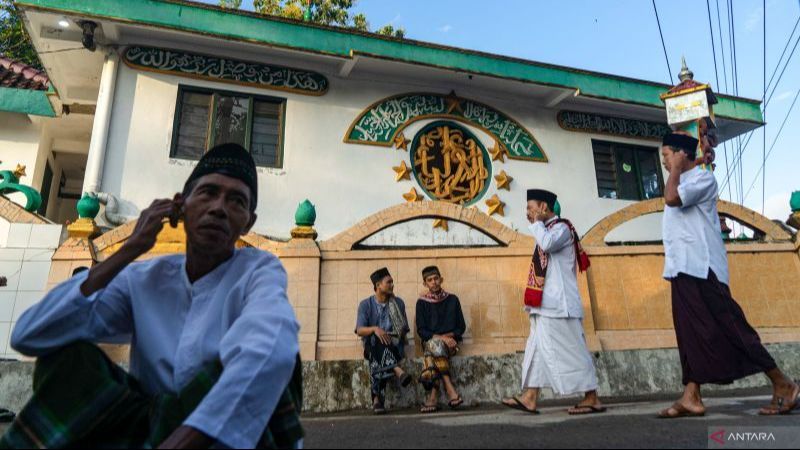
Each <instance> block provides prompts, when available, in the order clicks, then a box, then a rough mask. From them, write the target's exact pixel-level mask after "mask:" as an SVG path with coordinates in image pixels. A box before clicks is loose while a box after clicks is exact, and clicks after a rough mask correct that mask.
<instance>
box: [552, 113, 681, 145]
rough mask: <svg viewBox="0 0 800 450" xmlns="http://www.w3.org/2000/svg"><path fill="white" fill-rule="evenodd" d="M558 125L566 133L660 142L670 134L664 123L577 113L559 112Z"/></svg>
mask: <svg viewBox="0 0 800 450" xmlns="http://www.w3.org/2000/svg"><path fill="white" fill-rule="evenodd" d="M558 124H559V125H560V126H561V128H563V129H565V130H568V131H580V132H584V133H598V134H608V135H612V136H620V137H628V138H637V139H652V140H658V141H660V140H661V139H662V138H663V137H664V135H665V134H667V133H670V132H672V129H671V128H670V127H669V125H667V124H666V123H659V122H648V121H644V120H635V119H625V118H622V117H612V116H604V115H602V114H592V113H584V112H577V111H559V113H558Z"/></svg>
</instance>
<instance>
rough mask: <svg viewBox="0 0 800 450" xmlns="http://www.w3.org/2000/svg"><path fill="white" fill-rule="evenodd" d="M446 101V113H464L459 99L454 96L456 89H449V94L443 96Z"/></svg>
mask: <svg viewBox="0 0 800 450" xmlns="http://www.w3.org/2000/svg"><path fill="white" fill-rule="evenodd" d="M444 100H445V101H446V102H447V114H453V111H458V112H460V113H461V115H462V116H463V115H464V110H463V109H461V99H459V98H458V97H457V96H456V91H450V94H449V95H448V96H447V97H445V98H444Z"/></svg>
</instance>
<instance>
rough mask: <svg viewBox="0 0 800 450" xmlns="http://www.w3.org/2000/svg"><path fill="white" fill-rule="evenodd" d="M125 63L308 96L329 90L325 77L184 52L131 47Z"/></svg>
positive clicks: (302, 71) (126, 52)
mask: <svg viewBox="0 0 800 450" xmlns="http://www.w3.org/2000/svg"><path fill="white" fill-rule="evenodd" d="M124 60H125V62H126V63H127V64H128V65H129V66H131V67H134V68H136V69H140V70H147V71H152V72H161V73H167V74H171V75H179V76H184V77H191V78H202V79H207V80H213V81H222V82H226V83H235V84H241V85H247V86H256V87H261V88H267V89H276V90H281V91H289V92H295V93H298V94H306V95H323V94H324V93H325V92H326V91H327V90H328V79H327V78H325V76H323V75H321V74H319V73H316V72H310V71H307V70H300V69H292V68H288V67H281V66H273V65H267V64H259V63H253V62H246V61H239V60H236V59H230V58H222V57H217V56H208V55H200V54H196V53H189V52H185V51H182V50H165V49H160V48H153V47H129V48H128V49H127V50H126V51H125V57H124Z"/></svg>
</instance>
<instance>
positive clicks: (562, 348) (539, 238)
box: [522, 218, 597, 395]
mask: <svg viewBox="0 0 800 450" xmlns="http://www.w3.org/2000/svg"><path fill="white" fill-rule="evenodd" d="M554 220H556V218H553V219H551V220H549V221H547V223H546V224H544V223H542V222H537V223H534V224H532V225H531V226H530V230H531V233H532V234H533V236H534V237H535V238H536V242H537V244H539V246H540V247H541V249H542V250H543V251H544V252H546V253H547V255H548V257H549V263H548V268H547V275H546V277H545V282H544V293H543V299H542V307H541V308H526V311H527V312H528V313H529V314H530V319H531V333H530V336H529V337H528V344H527V346H526V348H525V359H524V362H523V364H522V388H523V389H525V388H551V389H552V390H553V391H554V392H555V393H557V394H559V395H572V394H576V393H582V392H587V391H593V390H595V389H597V373H596V371H595V367H594V361H593V360H592V355H591V354H590V353H589V349H588V348H587V346H586V337H585V336H584V334H583V323H582V318H583V304H582V302H581V298H580V294H579V291H578V281H577V275H576V271H577V267H576V258H575V246H574V242H573V240H572V239H573V238H572V232H571V231H570V229H569V227H568V226H567V225H566V224H564V223H559V224H556V225H555V226H553V227H551V228H549V229H548V228H547V226H546V225H548V224H550V223H551V222H552V221H554Z"/></svg>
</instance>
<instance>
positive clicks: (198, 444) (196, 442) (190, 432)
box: [158, 425, 214, 448]
mask: <svg viewBox="0 0 800 450" xmlns="http://www.w3.org/2000/svg"><path fill="white" fill-rule="evenodd" d="M213 444H214V439H212V438H211V437H209V436H207V435H206V434H205V433H203V432H202V431H200V430H197V429H194V428H192V427H188V426H186V425H182V426H180V427H178V429H177V430H175V431H173V432H172V434H170V435H169V437H168V438H167V439H166V440H164V442H162V443H161V445H159V446H158V448H209V447H211V446H212V445H213Z"/></svg>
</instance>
